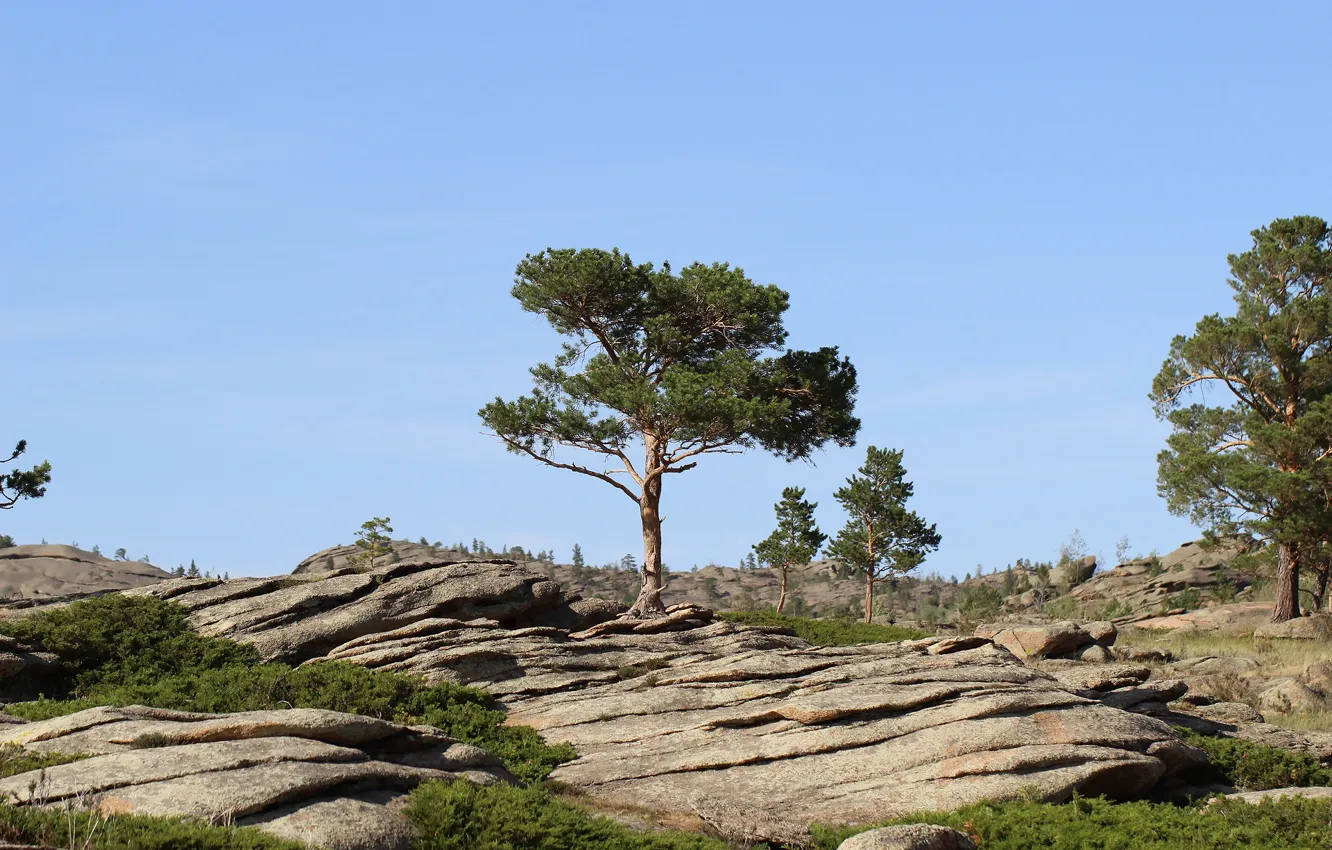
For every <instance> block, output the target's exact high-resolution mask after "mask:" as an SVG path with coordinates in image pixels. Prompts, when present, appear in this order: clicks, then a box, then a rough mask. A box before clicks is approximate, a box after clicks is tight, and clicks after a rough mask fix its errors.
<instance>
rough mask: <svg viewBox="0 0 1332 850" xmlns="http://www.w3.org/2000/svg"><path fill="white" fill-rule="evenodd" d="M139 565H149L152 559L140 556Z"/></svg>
mask: <svg viewBox="0 0 1332 850" xmlns="http://www.w3.org/2000/svg"><path fill="white" fill-rule="evenodd" d="M139 563H140V564H151V563H152V559H151V558H149V557H148V556H147V555H144V556H142V557H140V558H139Z"/></svg>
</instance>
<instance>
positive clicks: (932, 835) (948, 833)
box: [837, 823, 976, 850]
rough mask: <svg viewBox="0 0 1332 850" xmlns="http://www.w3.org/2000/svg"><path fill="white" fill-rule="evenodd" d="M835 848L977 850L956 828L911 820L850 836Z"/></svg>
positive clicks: (969, 839)
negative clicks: (910, 822) (903, 823)
mask: <svg viewBox="0 0 1332 850" xmlns="http://www.w3.org/2000/svg"><path fill="white" fill-rule="evenodd" d="M837 850H976V842H974V841H972V840H971V838H970V836H968V835H967V834H966V833H964V832H958V831H957V830H956V829H950V828H948V827H946V826H935V825H934V824H928V823H913V824H907V825H905V826H885V827H882V828H880V829H871V830H869V831H868V832H862V833H860V834H859V835H853V836H851V837H850V838H848V839H847V840H845V841H843V842H842V843H841V844H839V845H838V846H837Z"/></svg>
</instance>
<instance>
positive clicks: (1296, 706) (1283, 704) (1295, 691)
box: [1258, 679, 1327, 714]
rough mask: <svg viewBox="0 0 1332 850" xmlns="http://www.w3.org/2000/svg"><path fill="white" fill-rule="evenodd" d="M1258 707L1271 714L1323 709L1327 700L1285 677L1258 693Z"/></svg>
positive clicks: (1325, 707) (1306, 686) (1305, 686)
mask: <svg viewBox="0 0 1332 850" xmlns="http://www.w3.org/2000/svg"><path fill="white" fill-rule="evenodd" d="M1258 709H1259V710H1260V711H1264V712H1270V713H1272V714H1299V713H1303V712H1311V711H1325V710H1326V709H1327V700H1326V699H1324V698H1323V695H1322V694H1320V693H1318V692H1317V691H1315V690H1314V689H1312V688H1310V687H1309V686H1308V685H1304V684H1301V683H1300V682H1297V681H1295V680H1293V679H1287V680H1285V681H1283V682H1278V683H1277V684H1275V685H1273V686H1272V687H1270V688H1268V689H1267V690H1265V691H1263V692H1262V693H1260V694H1259V695H1258Z"/></svg>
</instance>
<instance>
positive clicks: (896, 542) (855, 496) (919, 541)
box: [828, 446, 956, 623]
mask: <svg viewBox="0 0 1332 850" xmlns="http://www.w3.org/2000/svg"><path fill="white" fill-rule="evenodd" d="M857 471H858V472H859V475H852V476H851V477H850V478H848V479H847V480H846V484H845V486H843V487H841V488H840V489H838V490H837V492H835V493H833V498H835V499H836V500H837V501H838V502H839V503H840V504H841V505H842V508H843V509H844V510H845V511H846V512H847V513H848V514H849V515H850V519H848V520H847V523H846V525H845V526H844V527H843V528H842V530H841V531H840V532H838V534H837V537H836V538H834V539H833V541H832V542H831V543H830V544H829V545H828V553H829V554H830V555H832V556H833V557H834V558H836V559H838V560H839V561H841V562H842V563H844V564H846V565H848V566H849V567H851V568H852V569H854V570H855V571H856V572H858V573H859V574H861V575H863V576H864V577H865V622H866V623H869V622H871V621H872V620H873V618H874V584H875V582H879V581H883V580H884V579H887V578H893V577H896V576H901V575H905V574H906V573H908V572H910V571H911V570H913V569H915V568H916V567H917V566H919V565H920V563H921V561H923V560H925V556H926V555H927V554H929V553H930V552H933V551H934V550H935V549H938V548H939V543H940V541H941V540H942V538H941V537H940V536H939V532H938V531H937V530H936V528H935V526H934V525H932V524H930V525H927V524H926V523H925V520H923V519H921V518H920V516H919V515H917V514H916V512H915V511H910V510H907V507H906V503H907V500H908V499H910V498H911V496H912V494H913V493H914V492H915V486H914V485H913V484H912V483H911V482H910V481H907V480H906V469H905V468H904V467H903V466H902V452H901V451H899V450H895V449H879V448H876V447H874V446H870V447H869V451H868V452H867V454H866V458H865V465H864V466H862V467H860V469H859V470H857ZM954 580H955V581H956V579H954Z"/></svg>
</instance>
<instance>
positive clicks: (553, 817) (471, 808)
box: [405, 780, 726, 850]
mask: <svg viewBox="0 0 1332 850" xmlns="http://www.w3.org/2000/svg"><path fill="white" fill-rule="evenodd" d="M405 811H406V814H407V817H408V818H410V819H411V821H412V822H413V823H414V824H415V825H416V828H417V830H418V832H419V834H420V836H421V837H420V838H419V839H418V840H417V845H416V846H417V847H418V848H419V850H585V848H586V849H587V850H591V849H592V848H595V850H725V848H726V845H725V844H723V843H721V842H720V841H715V840H713V839H711V838H705V837H703V836H701V835H694V834H692V833H684V832H639V831H637V830H634V829H631V828H630V827H627V826H624V825H623V824H619V823H616V822H615V821H612V820H609V819H607V818H604V817H598V816H596V815H593V814H591V813H589V812H587V811H584V810H583V809H581V808H579V807H578V806H575V805H573V804H572V803H567V802H565V801H563V800H558V799H555V798H554V797H552V796H551V795H550V793H549V792H548V791H547V790H545V789H544V788H541V787H539V786H530V787H527V788H515V787H513V786H511V785H492V786H489V787H483V786H480V785H475V784H473V783H471V782H466V781H462V780H459V781H455V782H427V783H425V784H423V785H421V786H420V787H418V788H417V789H416V790H415V791H413V792H412V798H411V802H410V803H409V804H408V806H407V808H406V810H405Z"/></svg>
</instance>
